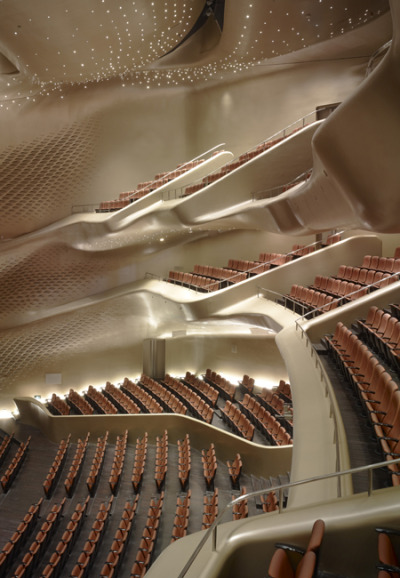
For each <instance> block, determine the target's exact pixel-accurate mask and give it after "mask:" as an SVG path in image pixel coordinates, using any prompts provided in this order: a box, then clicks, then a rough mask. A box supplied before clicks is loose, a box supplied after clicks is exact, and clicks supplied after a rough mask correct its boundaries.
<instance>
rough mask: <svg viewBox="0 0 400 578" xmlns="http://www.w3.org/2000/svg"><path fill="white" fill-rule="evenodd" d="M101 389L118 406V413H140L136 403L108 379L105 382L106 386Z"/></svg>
mask: <svg viewBox="0 0 400 578" xmlns="http://www.w3.org/2000/svg"><path fill="white" fill-rule="evenodd" d="M103 391H104V393H105V395H106V396H107V397H108V398H109V399H110V401H112V403H113V404H114V405H115V406H116V407H117V408H118V410H119V412H120V413H133V414H136V413H140V410H139V408H138V406H137V405H136V403H135V402H134V401H133V400H132V399H131V398H130V397H128V396H127V395H126V394H125V393H124V392H123V391H121V390H120V389H119V387H116V386H115V385H114V384H112V383H110V382H109V381H107V382H106V386H105V388H104V390H103Z"/></svg>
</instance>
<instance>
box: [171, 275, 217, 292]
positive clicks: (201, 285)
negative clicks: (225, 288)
mask: <svg viewBox="0 0 400 578" xmlns="http://www.w3.org/2000/svg"><path fill="white" fill-rule="evenodd" d="M167 281H169V282H171V283H177V284H179V285H182V286H183V287H188V288H189V289H190V288H192V287H196V288H197V289H200V290H201V291H205V292H209V291H218V290H219V289H221V282H220V281H215V280H213V279H211V278H210V277H205V276H204V275H195V274H194V273H185V272H183V271H170V272H169V274H168V279H167Z"/></svg>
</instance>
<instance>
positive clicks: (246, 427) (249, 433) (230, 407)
mask: <svg viewBox="0 0 400 578" xmlns="http://www.w3.org/2000/svg"><path fill="white" fill-rule="evenodd" d="M220 412H221V417H222V419H223V421H224V422H226V423H227V424H228V426H229V427H230V428H231V429H232V430H233V431H234V433H235V434H236V435H238V436H240V437H243V438H245V439H247V440H249V441H251V440H252V439H253V435H254V430H255V427H254V425H253V424H252V423H251V422H250V420H248V419H247V417H246V416H245V414H244V413H242V412H241V411H240V409H239V408H238V407H236V406H235V405H234V404H233V403H232V402H231V401H230V400H229V399H228V400H226V402H225V406H224V407H223V408H220Z"/></svg>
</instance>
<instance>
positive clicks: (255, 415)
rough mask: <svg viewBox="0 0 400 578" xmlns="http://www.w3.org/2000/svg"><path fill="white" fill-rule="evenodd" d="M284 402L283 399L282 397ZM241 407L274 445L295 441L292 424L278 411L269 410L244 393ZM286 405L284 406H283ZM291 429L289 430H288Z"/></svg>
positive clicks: (288, 443)
mask: <svg viewBox="0 0 400 578" xmlns="http://www.w3.org/2000/svg"><path fill="white" fill-rule="evenodd" d="M279 399H280V398H279ZM280 401H281V402H282V404H283V400H282V399H280ZM238 404H239V407H240V408H241V409H242V411H243V412H244V414H245V415H246V416H247V417H248V418H249V419H250V421H251V422H252V423H253V424H254V425H255V426H256V427H257V428H258V429H259V430H260V431H261V433H262V434H263V435H265V437H266V438H267V439H268V440H269V441H270V443H271V444H273V445H290V444H292V443H293V440H292V438H291V435H292V430H293V428H292V424H291V423H289V422H288V421H287V420H286V419H284V417H283V415H281V414H279V413H278V412H273V413H271V412H269V411H268V409H266V408H265V407H264V406H263V405H262V404H261V403H260V402H259V401H257V399H256V398H254V397H250V395H249V394H248V393H246V394H245V395H244V398H243V401H242V402H238ZM283 407H284V406H283ZM288 430H289V431H288Z"/></svg>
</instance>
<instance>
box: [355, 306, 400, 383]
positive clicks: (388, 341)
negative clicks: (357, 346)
mask: <svg viewBox="0 0 400 578" xmlns="http://www.w3.org/2000/svg"><path fill="white" fill-rule="evenodd" d="M357 325H358V327H359V329H360V333H361V335H362V339H363V340H364V341H365V342H366V343H367V344H368V345H369V346H370V347H371V348H372V349H374V351H376V352H377V353H378V354H379V355H380V356H381V357H382V358H383V359H384V360H385V361H386V363H388V365H390V366H391V367H392V368H393V369H394V370H395V371H396V372H398V373H399V372H400V353H399V352H400V320H399V318H398V317H397V316H394V315H392V314H391V313H388V312H385V311H384V310H383V309H378V307H376V306H375V305H373V306H372V307H371V308H370V309H369V311H368V315H367V318H366V319H365V320H364V321H363V320H362V319H359V320H357Z"/></svg>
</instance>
